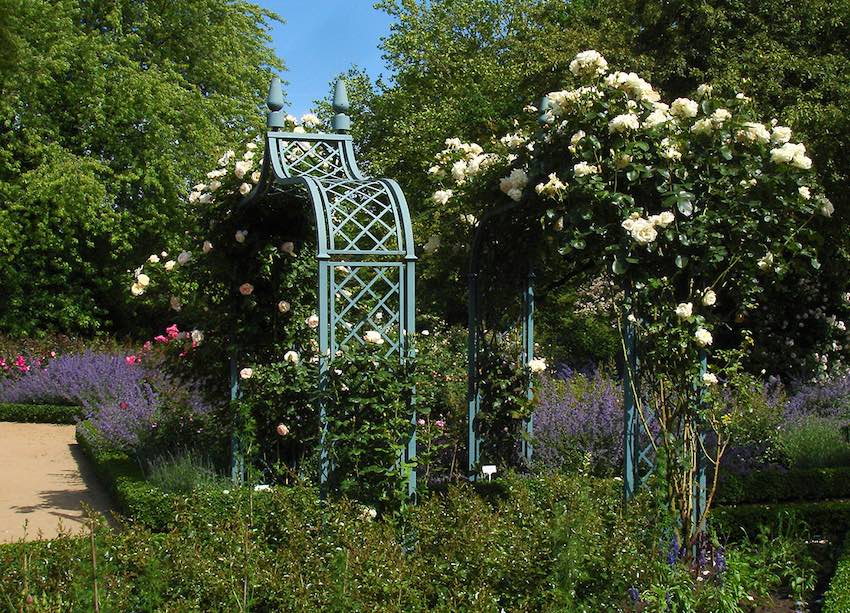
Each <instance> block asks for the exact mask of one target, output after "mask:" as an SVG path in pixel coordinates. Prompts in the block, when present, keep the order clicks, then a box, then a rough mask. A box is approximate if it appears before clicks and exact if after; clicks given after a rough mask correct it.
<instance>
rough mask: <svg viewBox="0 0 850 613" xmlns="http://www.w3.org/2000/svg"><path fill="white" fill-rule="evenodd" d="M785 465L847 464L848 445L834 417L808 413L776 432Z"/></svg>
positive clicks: (848, 463)
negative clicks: (799, 420) (786, 463)
mask: <svg viewBox="0 0 850 613" xmlns="http://www.w3.org/2000/svg"><path fill="white" fill-rule="evenodd" d="M779 444H780V449H781V450H782V453H783V455H784V456H785V458H786V461H787V462H788V466H791V467H794V468H828V467H836V466H848V465H850V444H849V443H848V442H847V441H846V440H845V438H844V433H843V432H842V431H841V429H840V428H838V427H837V425H836V421H835V419H827V418H819V417H816V416H810V417H809V418H807V419H805V420H803V421H801V422H800V423H799V424H794V425H793V426H791V427H789V428H787V429H786V430H784V431H782V432H780V434H779Z"/></svg>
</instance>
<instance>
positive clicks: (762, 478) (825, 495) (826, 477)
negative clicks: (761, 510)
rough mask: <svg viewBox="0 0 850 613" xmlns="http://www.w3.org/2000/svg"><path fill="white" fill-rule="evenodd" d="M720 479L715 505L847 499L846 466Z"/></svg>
mask: <svg viewBox="0 0 850 613" xmlns="http://www.w3.org/2000/svg"><path fill="white" fill-rule="evenodd" d="M722 478H723V481H722V483H721V484H720V487H719V488H718V492H717V498H716V502H717V504H719V505H730V504H748V503H756V502H785V501H816V500H831V499H838V498H850V467H841V468H809V469H793V470H761V471H757V472H753V473H750V474H748V475H734V474H727V475H725V476H723V477H722Z"/></svg>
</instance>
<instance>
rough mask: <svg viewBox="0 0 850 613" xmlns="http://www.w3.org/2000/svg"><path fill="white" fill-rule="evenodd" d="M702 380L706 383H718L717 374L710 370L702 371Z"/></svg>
mask: <svg viewBox="0 0 850 613" xmlns="http://www.w3.org/2000/svg"><path fill="white" fill-rule="evenodd" d="M702 382H703V383H705V384H706V385H717V383H718V380H717V375H715V374H714V373H711V372H707V373H703V375H702Z"/></svg>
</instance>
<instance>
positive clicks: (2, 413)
mask: <svg viewBox="0 0 850 613" xmlns="http://www.w3.org/2000/svg"><path fill="white" fill-rule="evenodd" d="M80 411H81V409H80V407H75V406H68V405H61V404H9V403H0V421H17V422H25V423H31V424H73V423H76V421H77V419H78V418H79V417H80Z"/></svg>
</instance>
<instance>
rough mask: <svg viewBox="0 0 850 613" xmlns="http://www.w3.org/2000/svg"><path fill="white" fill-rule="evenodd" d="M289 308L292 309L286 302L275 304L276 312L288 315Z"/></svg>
mask: <svg viewBox="0 0 850 613" xmlns="http://www.w3.org/2000/svg"><path fill="white" fill-rule="evenodd" d="M290 308H292V307H290V306H289V303H288V302H287V301H286V300H281V301H280V302H278V303H277V310H278V311H280V312H281V313H288V312H289V309H290Z"/></svg>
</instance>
